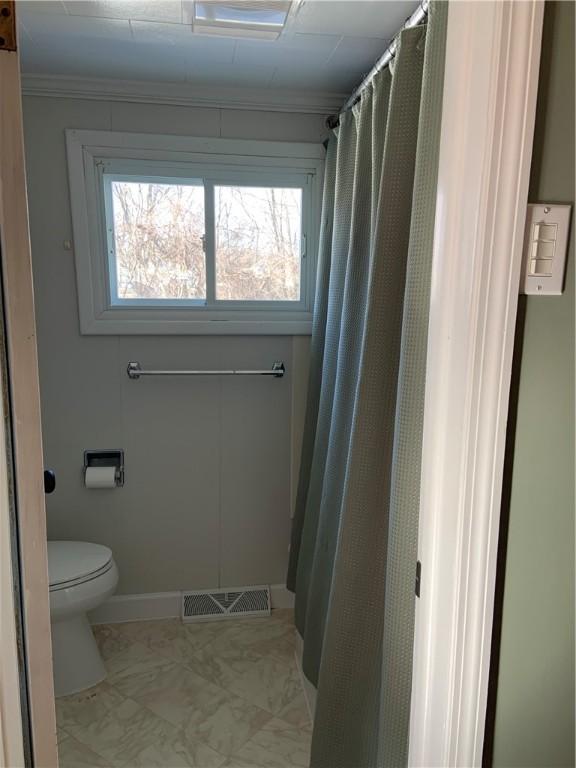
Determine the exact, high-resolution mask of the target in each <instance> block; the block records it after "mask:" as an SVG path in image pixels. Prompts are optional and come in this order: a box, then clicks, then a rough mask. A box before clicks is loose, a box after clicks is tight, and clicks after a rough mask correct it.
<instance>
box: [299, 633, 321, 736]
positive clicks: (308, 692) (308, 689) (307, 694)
mask: <svg viewBox="0 0 576 768" xmlns="http://www.w3.org/2000/svg"><path fill="white" fill-rule="evenodd" d="M303 652H304V642H303V640H302V637H301V636H300V633H299V632H296V649H295V651H294V656H295V658H296V669H297V670H298V674H299V676H300V682H301V684H302V690H303V691H304V698H305V699H306V706H307V707H308V713H309V715H310V721H311V722H312V723H313V722H314V712H315V710H316V687H315V686H314V685H312V683H311V682H310V680H308V678H307V677H306V675H305V674H304V670H303V669H302V654H303Z"/></svg>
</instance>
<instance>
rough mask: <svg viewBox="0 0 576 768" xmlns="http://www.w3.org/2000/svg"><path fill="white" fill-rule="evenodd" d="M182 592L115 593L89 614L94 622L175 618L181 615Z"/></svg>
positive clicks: (109, 622) (114, 622)
mask: <svg viewBox="0 0 576 768" xmlns="http://www.w3.org/2000/svg"><path fill="white" fill-rule="evenodd" d="M180 604H181V593H180V592H150V593H149V594H142V595H113V597H110V598H108V600H106V602H105V603H103V604H102V605H101V606H100V607H99V608H96V610H95V611H92V612H91V613H90V614H89V618H90V622H91V623H92V624H117V623H119V622H123V621H146V620H148V619H173V618H175V617H177V616H180Z"/></svg>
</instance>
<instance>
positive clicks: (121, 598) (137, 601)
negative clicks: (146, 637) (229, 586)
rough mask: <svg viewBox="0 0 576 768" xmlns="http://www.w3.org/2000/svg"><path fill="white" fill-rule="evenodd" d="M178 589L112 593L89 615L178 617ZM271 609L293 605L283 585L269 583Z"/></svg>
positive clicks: (105, 618) (104, 619)
mask: <svg viewBox="0 0 576 768" xmlns="http://www.w3.org/2000/svg"><path fill="white" fill-rule="evenodd" d="M181 598H182V593H181V592H150V593H148V594H141V595H114V596H113V597H110V598H109V599H108V600H107V601H106V602H105V603H103V604H102V605H101V606H100V607H99V608H96V610H95V611H92V612H91V613H90V615H89V618H90V622H91V623H92V624H118V623H121V622H123V621H149V620H153V619H174V618H177V617H179V616H180V605H181ZM270 600H271V602H272V608H273V609H274V608H293V607H294V595H293V594H292V592H289V591H288V590H287V589H286V587H285V586H284V585H283V584H272V585H271V586H270Z"/></svg>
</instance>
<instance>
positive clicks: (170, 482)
mask: <svg viewBox="0 0 576 768" xmlns="http://www.w3.org/2000/svg"><path fill="white" fill-rule="evenodd" d="M24 123H25V140H26V154H27V167H28V185H29V189H28V193H29V205H30V224H31V238H32V254H33V269H34V282H35V291H36V310H37V325H38V346H39V357H40V382H41V394H42V408H43V416H42V421H43V430H44V453H45V462H46V466H47V467H51V468H53V469H54V470H55V471H56V475H57V489H56V492H55V493H54V494H52V495H51V496H48V497H47V506H48V532H49V537H50V538H63V539H81V540H86V541H95V542H100V543H104V544H107V545H108V546H110V547H111V548H112V549H113V551H114V555H115V558H116V560H117V563H118V566H119V569H120V585H119V590H118V592H119V593H121V594H130V593H140V592H157V591H170V590H178V589H202V588H209V587H213V586H217V585H221V586H241V585H245V584H257V583H272V584H274V583H282V582H283V581H284V577H285V569H286V562H287V554H288V541H289V530H290V508H291V498H292V497H293V495H294V485H295V482H296V475H297V473H296V472H295V469H294V463H295V462H297V460H298V452H299V445H298V441H299V440H300V438H301V428H302V419H303V408H304V400H305V397H303V392H304V391H305V383H304V382H305V380H306V375H307V370H306V369H307V364H308V361H307V349H308V346H307V342H308V340H307V339H302V338H294V339H293V338H291V337H270V336H262V337H225V336H222V337H198V336H189V337H186V336H180V337H175V336H163V337H146V336H123V337H122V336H108V337H104V336H81V335H80V333H79V325H78V308H77V297H76V282H75V274H74V254H73V252H72V251H70V250H66V249H65V248H64V245H63V244H64V241H66V240H72V226H71V219H70V202H69V193H68V182H67V166H66V154H65V146H64V130H65V129H66V128H86V129H110V130H117V131H123V130H124V131H138V132H152V133H164V134H172V133H173V134H181V135H189V136H209V137H216V136H221V137H229V138H250V139H270V140H279V141H311V142H320V141H321V140H322V139H323V137H324V133H325V129H324V119H323V117H322V116H321V115H310V114H288V113H280V112H261V111H248V110H223V109H208V108H207V109H201V108H193V107H175V106H161V105H148V104H136V103H124V102H115V101H110V102H107V101H95V100H82V99H66V98H45V97H41V96H34V97H25V99H24ZM279 359H282V360H284V362H285V364H286V368H287V375H286V376H285V377H284V378H283V379H268V378H264V377H263V378H261V379H257V378H250V379H243V378H227V379H225V378H222V379H208V378H206V379H203V378H185V379H172V378H162V379H142V380H140V381H130V380H129V379H128V378H127V376H126V373H125V369H126V364H127V363H128V361H129V360H140V361H141V362H142V363H143V364H144V365H147V366H150V367H156V366H158V367H166V368H180V367H184V368H185V367H190V368H203V367H207V368H217V367H220V366H224V367H234V366H238V367H268V366H269V365H271V364H272V362H273V361H274V360H279ZM87 448H123V449H124V450H125V461H126V484H125V486H124V488H121V489H115V490H106V491H89V490H86V489H85V488H84V486H83V484H82V474H81V470H82V460H83V451H84V450H85V449H87Z"/></svg>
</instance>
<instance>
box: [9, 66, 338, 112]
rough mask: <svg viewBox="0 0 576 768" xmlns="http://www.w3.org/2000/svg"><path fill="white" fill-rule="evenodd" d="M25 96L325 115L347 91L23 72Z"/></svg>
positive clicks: (336, 109) (336, 106)
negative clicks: (165, 81) (78, 76)
mask: <svg viewBox="0 0 576 768" xmlns="http://www.w3.org/2000/svg"><path fill="white" fill-rule="evenodd" d="M22 93H23V94H24V95H25V96H46V97H52V98H61V99H62V98H64V99H92V100H97V101H128V102H138V103H144V104H166V105H172V106H178V107H205V108H216V109H252V110H261V111H266V112H298V113H303V114H311V115H328V114H331V113H333V112H336V111H339V109H340V108H341V106H342V104H343V103H344V102H345V101H346V99H347V97H348V94H345V93H344V94H341V93H322V92H313V91H284V90H279V89H277V90H273V89H264V88H218V87H216V88H213V87H207V86H198V85H192V84H190V83H152V82H144V81H142V82H141V81H134V80H107V79H96V78H94V79H93V78H73V77H62V76H58V75H24V76H23V77H22Z"/></svg>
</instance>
